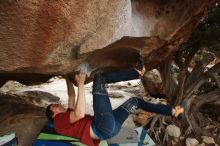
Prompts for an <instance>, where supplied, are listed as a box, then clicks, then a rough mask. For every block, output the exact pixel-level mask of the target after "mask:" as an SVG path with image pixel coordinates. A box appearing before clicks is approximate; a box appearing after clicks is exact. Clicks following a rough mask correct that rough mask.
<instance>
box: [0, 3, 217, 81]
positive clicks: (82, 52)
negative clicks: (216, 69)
mask: <svg viewBox="0 0 220 146" xmlns="http://www.w3.org/2000/svg"><path fill="white" fill-rule="evenodd" d="M213 4H215V0H190V1H179V0H168V1H162V0H157V1H151V0H145V1H143V0H132V1H129V0H111V1H108V0H102V1H99V0H92V1H85V0H69V1H66V0H59V1H42V0H19V1H16V0H4V1H0V51H1V56H0V77H1V79H0V84H1V85H2V84H4V83H5V82H6V81H7V80H9V79H13V80H17V81H20V82H24V83H26V84H31V83H37V82H45V81H46V80H47V79H49V78H50V77H52V76H55V75H63V74H67V73H72V72H74V69H75V68H76V67H77V65H78V64H80V63H82V62H85V61H86V62H89V63H90V64H91V66H93V68H94V70H96V69H103V70H108V69H118V68H122V67H124V68H125V67H128V66H130V65H131V64H132V63H133V62H134V54H135V52H137V51H140V52H141V54H142V55H143V56H144V57H145V65H146V66H147V69H150V68H153V67H156V66H157V65H158V63H160V62H161V61H162V60H163V59H164V58H166V57H167V56H168V55H169V54H170V53H171V52H173V51H175V50H176V49H177V48H178V46H179V45H180V44H181V43H182V42H184V41H185V40H186V39H187V38H188V36H189V35H190V33H191V31H192V29H193V28H194V27H195V26H196V25H197V23H198V22H199V21H200V19H201V18H202V16H203V15H204V12H206V11H207V9H208V8H209V7H210V6H211V5H213ZM28 76H29V77H30V78H31V81H30V79H28Z"/></svg>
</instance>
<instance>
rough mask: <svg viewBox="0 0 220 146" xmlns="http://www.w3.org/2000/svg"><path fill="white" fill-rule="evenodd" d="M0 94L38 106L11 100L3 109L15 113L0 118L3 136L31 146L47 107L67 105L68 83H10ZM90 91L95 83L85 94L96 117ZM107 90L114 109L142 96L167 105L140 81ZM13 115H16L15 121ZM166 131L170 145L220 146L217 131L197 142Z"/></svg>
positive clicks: (139, 117) (133, 121)
mask: <svg viewBox="0 0 220 146" xmlns="http://www.w3.org/2000/svg"><path fill="white" fill-rule="evenodd" d="M76 89H77V88H75V90H76ZM0 91H1V98H2V99H6V98H5V97H7V98H11V99H14V98H17V99H18V98H19V99H20V100H23V102H26V103H27V105H28V103H31V104H33V105H36V107H35V106H30V108H28V107H29V106H27V105H24V106H21V108H19V107H20V106H19V105H18V104H14V102H13V101H14V100H11V102H10V105H11V106H8V107H6V106H1V109H2V110H3V111H8V112H7V113H13V114H5V113H2V114H5V115H8V116H3V117H1V119H0V123H1V124H0V125H1V126H0V135H1V134H3V133H4V132H8V131H12V130H14V131H16V132H17V133H19V137H20V139H21V143H22V146H29V145H30V143H31V141H32V140H33V139H34V137H36V135H37V133H38V131H39V130H40V128H41V127H42V126H43V123H44V122H45V120H46V119H45V117H44V108H43V107H46V106H47V105H48V104H49V103H53V102H60V103H62V104H64V105H67V90H66V84H65V80H64V79H63V78H60V77H55V78H52V79H51V80H49V81H48V82H47V83H45V84H41V85H35V86H24V85H22V84H20V83H17V82H14V81H9V82H7V84H5V85H4V86H3V87H2V88H1V90H0ZM76 91H77V90H76ZM91 91H92V83H90V84H87V85H86V86H85V92H86V113H87V114H91V115H93V108H92V94H91ZM108 91H109V95H110V100H111V103H112V107H113V109H115V108H116V107H118V106H119V105H120V104H121V103H123V102H124V101H126V100H127V99H129V98H130V97H132V96H138V97H143V98H144V100H147V101H149V102H154V103H159V102H164V101H163V100H159V99H155V98H151V97H149V96H148V95H147V94H146V92H144V88H143V86H142V84H141V82H140V80H133V81H128V82H119V83H117V84H110V85H109V86H108ZM6 95H7V96H6ZM9 96H10V97H9ZM2 99H1V100H0V101H1V102H0V104H1V105H3V104H4V103H2V101H4V100H2ZM12 103H13V104H12ZM13 105H14V106H13ZM10 108H13V109H14V110H15V111H14V112H11V111H10ZM26 109H27V110H26ZM18 110H20V113H19V112H18ZM22 111H23V113H22ZM11 115H14V116H13V118H12V116H11ZM153 115H154V114H152V113H148V112H144V111H141V110H138V111H137V112H136V114H134V115H131V116H130V117H129V118H128V119H127V120H126V122H125V123H124V125H123V126H124V127H131V128H132V127H137V126H140V125H145V124H146V121H147V119H149V118H150V117H152V116H153ZM19 119H20V120H19ZM21 119H22V120H21ZM27 123H28V124H27ZM19 126H21V127H22V126H25V129H26V130H23V128H19ZM212 126H214V127H212V128H213V129H216V125H212ZM15 127H16V128H15ZM15 129H16V130H15ZM166 132H167V133H168V135H169V142H168V145H187V146H195V145H198V146H206V145H210V146H211V145H213V146H217V145H219V142H220V140H219V139H218V138H219V136H220V134H219V133H218V132H217V133H218V135H216V137H214V138H212V137H207V136H204V137H200V138H196V139H195V137H194V136H193V135H191V137H188V138H187V137H185V135H184V133H182V132H181V128H179V127H178V126H177V125H175V124H170V125H167V127H166ZM24 135H25V136H24ZM30 135H31V138H29V140H27V139H28V136H29V137H30ZM152 137H153V136H152ZM24 141H26V142H24ZM161 141H162V140H161ZM217 143H218V144H217Z"/></svg>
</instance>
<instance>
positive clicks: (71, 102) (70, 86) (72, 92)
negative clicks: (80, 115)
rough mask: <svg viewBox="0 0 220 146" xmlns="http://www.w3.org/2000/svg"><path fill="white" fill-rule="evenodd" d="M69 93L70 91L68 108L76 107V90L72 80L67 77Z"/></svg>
mask: <svg viewBox="0 0 220 146" xmlns="http://www.w3.org/2000/svg"><path fill="white" fill-rule="evenodd" d="M66 85H67V93H68V108H70V109H75V96H76V95H75V90H74V87H73V84H72V82H71V81H70V79H69V78H68V77H66Z"/></svg>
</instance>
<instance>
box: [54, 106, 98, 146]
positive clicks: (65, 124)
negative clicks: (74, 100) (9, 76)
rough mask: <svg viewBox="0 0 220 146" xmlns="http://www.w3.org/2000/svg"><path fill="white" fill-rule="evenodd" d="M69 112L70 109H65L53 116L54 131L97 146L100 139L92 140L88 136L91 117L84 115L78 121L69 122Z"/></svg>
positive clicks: (89, 145)
mask: <svg viewBox="0 0 220 146" xmlns="http://www.w3.org/2000/svg"><path fill="white" fill-rule="evenodd" d="M70 112H71V110H67V111H66V112H64V113H59V114H57V115H56V116H55V117H54V128H55V130H56V132H57V133H59V134H62V135H65V136H70V137H76V138H79V139H80V140H81V142H82V143H83V144H86V145H88V146H98V145H99V142H100V141H99V140H94V139H92V138H91V136H90V125H91V122H92V120H93V117H92V116H89V115H85V117H84V118H82V119H80V120H79V121H76V122H75V123H70Z"/></svg>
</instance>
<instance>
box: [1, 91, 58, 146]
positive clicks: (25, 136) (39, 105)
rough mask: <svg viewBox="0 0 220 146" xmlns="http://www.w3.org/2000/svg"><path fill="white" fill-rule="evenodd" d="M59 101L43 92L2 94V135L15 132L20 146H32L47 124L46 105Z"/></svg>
mask: <svg viewBox="0 0 220 146" xmlns="http://www.w3.org/2000/svg"><path fill="white" fill-rule="evenodd" d="M47 97H49V98H47ZM58 100H59V98H58V97H55V96H53V95H51V94H49V93H45V92H41V91H28V92H21V93H19V94H7V95H6V94H5V93H0V114H1V116H0V135H4V134H6V133H10V132H15V133H16V136H17V137H18V140H19V145H20V146H30V145H31V144H32V142H33V141H34V140H35V139H36V137H37V134H38V133H39V131H40V130H41V128H42V127H43V125H44V124H45V122H46V117H45V108H44V107H46V105H47V104H46V103H50V102H52V101H53V102H55V101H56V102H57V101H58Z"/></svg>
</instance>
